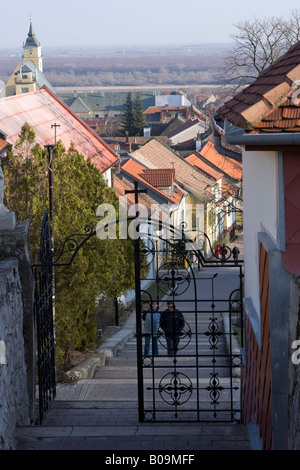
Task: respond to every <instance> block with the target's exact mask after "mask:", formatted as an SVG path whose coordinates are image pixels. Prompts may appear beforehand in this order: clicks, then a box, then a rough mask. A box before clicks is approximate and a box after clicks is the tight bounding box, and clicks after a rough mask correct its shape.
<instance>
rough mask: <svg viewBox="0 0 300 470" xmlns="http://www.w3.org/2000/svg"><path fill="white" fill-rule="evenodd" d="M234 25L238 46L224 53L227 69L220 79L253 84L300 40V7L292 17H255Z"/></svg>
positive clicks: (233, 83)
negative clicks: (286, 18) (252, 82)
mask: <svg viewBox="0 0 300 470" xmlns="http://www.w3.org/2000/svg"><path fill="white" fill-rule="evenodd" d="M234 26H235V28H236V32H235V33H234V34H233V35H232V39H233V42H234V47H233V49H231V50H228V51H226V52H225V54H224V70H223V71H222V73H221V74H220V77H219V81H220V83H221V84H222V85H233V86H234V88H239V87H241V86H244V85H247V84H249V83H251V81H253V80H254V79H255V78H256V77H257V76H258V75H259V74H260V73H261V72H262V71H263V70H264V69H265V68H267V67H269V66H270V65H272V64H273V63H274V62H275V61H276V60H277V59H278V58H279V57H280V56H281V55H283V54H284V53H285V52H286V51H287V50H288V48H289V47H290V46H291V45H293V44H294V43H296V42H297V41H299V40H300V10H293V11H292V12H291V15H290V17H289V19H288V20H285V19H283V18H282V17H272V18H256V17H254V19H253V20H251V21H250V20H246V21H242V22H240V23H237V24H235V25H234Z"/></svg>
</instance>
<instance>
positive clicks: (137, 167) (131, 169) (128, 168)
mask: <svg viewBox="0 0 300 470" xmlns="http://www.w3.org/2000/svg"><path fill="white" fill-rule="evenodd" d="M121 168H122V171H124V172H125V173H127V174H129V175H130V176H132V177H133V178H134V179H136V180H138V181H140V182H141V183H142V184H143V185H145V186H147V187H148V188H149V189H152V190H153V191H154V192H156V193H157V194H158V195H160V196H163V197H164V198H165V199H167V200H168V201H169V202H172V203H173V204H179V203H180V201H181V199H182V197H183V192H182V191H180V190H179V189H178V188H174V190H173V191H172V192H171V194H166V193H165V192H164V191H162V190H160V189H158V188H157V187H155V186H153V185H152V184H151V183H149V182H148V181H147V180H146V179H145V178H144V175H145V173H144V170H146V167H145V166H144V165H142V164H140V163H139V162H137V161H136V160H134V159H133V158H129V160H127V161H126V162H125V163H124V164H122V165H121Z"/></svg>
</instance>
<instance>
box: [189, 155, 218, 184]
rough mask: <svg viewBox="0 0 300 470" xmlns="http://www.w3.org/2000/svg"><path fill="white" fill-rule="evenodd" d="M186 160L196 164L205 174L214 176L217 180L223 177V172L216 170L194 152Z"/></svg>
mask: <svg viewBox="0 0 300 470" xmlns="http://www.w3.org/2000/svg"><path fill="white" fill-rule="evenodd" d="M186 161H187V162H189V163H190V164H191V165H193V166H196V167H197V168H199V170H201V171H203V172H204V173H205V174H207V175H208V176H210V177H211V178H213V179H214V180H215V181H218V180H219V179H220V178H222V176H223V173H221V172H219V171H217V170H215V169H214V168H212V167H211V166H210V165H208V164H207V163H205V162H204V161H203V160H201V158H200V157H199V156H197V155H195V154H194V153H193V154H192V155H189V156H188V157H186Z"/></svg>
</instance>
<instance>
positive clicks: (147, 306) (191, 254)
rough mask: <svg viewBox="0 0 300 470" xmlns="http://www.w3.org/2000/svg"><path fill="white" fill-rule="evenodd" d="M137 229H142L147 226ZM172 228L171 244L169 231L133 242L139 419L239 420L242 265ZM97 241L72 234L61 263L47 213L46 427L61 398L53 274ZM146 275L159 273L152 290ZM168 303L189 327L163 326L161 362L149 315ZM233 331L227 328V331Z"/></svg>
mask: <svg viewBox="0 0 300 470" xmlns="http://www.w3.org/2000/svg"><path fill="white" fill-rule="evenodd" d="M128 220H129V219H128ZM128 220H127V221H128ZM131 220H134V218H132V219H131ZM114 223H119V221H115V222H114ZM138 225H139V226H140V227H142V225H143V224H142V223H141V219H140V220H139V222H138ZM144 225H145V226H147V225H151V221H149V220H148V219H146V220H145V221H144ZM168 228H169V229H170V228H171V234H172V236H171V238H164V236H163V232H164V227H163V225H162V226H160V232H161V234H160V235H158V234H157V235H156V234H155V233H152V232H151V233H150V231H149V230H148V229H147V230H146V231H145V232H143V231H142V230H139V237H137V238H136V239H135V241H134V245H135V281H136V282H135V290H136V338H137V365H138V405H139V420H140V422H153V421H155V422H160V421H161V422H164V421H169V422H170V421H179V420H180V421H187V422H191V421H205V422H210V421H213V422H216V421H218V422H232V421H235V420H239V419H240V411H241V410H240V403H241V384H240V368H241V354H240V349H239V348H237V349H234V347H233V342H234V340H233V338H234V337H235V334H234V333H233V331H232V324H233V318H235V321H236V322H237V323H239V324H240V333H241V341H243V330H242V325H243V304H242V300H241V299H242V277H243V262H241V261H238V262H236V261H232V260H231V259H230V258H231V251H230V249H229V248H228V253H227V256H226V257H225V259H219V258H218V257H217V256H216V255H214V253H213V252H212V248H211V246H210V241H209V239H208V237H207V236H206V235H205V234H200V235H199V237H198V239H197V240H195V239H193V242H192V243H191V239H190V238H189V237H188V234H186V233H184V232H183V231H182V232H180V233H179V234H177V231H176V229H175V228H174V227H168ZM149 233H150V235H149ZM95 234H96V231H95V230H93V229H92V227H90V226H87V227H85V230H84V233H78V234H73V235H71V236H70V237H68V238H67V239H66V240H65V242H64V244H63V247H62V249H61V252H60V254H59V256H58V258H57V259H56V260H54V259H53V252H52V250H51V247H50V240H49V225H48V213H47V212H46V213H45V215H44V219H43V223H42V231H41V242H40V260H39V263H37V264H35V265H34V266H33V270H34V276H35V299H34V311H35V319H36V325H37V356H38V377H39V410H40V421H42V419H43V417H44V414H45V413H46V412H47V411H48V409H49V405H50V403H51V402H52V401H53V399H54V398H55V396H56V374H55V331H54V318H53V313H54V299H53V269H54V267H55V266H70V265H71V264H72V262H73V259H74V257H75V256H76V254H77V252H78V251H79V250H80V248H81V247H82V246H83V245H84V244H85V243H86V242H87V241H88V240H89V239H90V238H91V237H93V236H95ZM179 235H180V236H179ZM65 252H67V253H71V257H68V259H67V261H63V255H64V253H65ZM205 253H207V255H206V256H205ZM146 268H150V269H151V270H152V276H150V277H149V275H147V283H148V284H149V281H151V280H152V282H151V286H150V287H148V288H144V281H145V279H143V273H144V270H145V271H146ZM229 272H234V273H235V277H234V280H233V285H232V286H230V285H227V284H228V279H229V278H232V276H228V274H229ZM226 286H227V287H226ZM167 299H169V301H171V302H172V303H174V304H175V306H176V308H177V310H179V311H181V312H182V314H183V316H184V324H183V325H182V326H181V327H180V331H178V330H176V328H175V329H172V328H173V327H171V330H172V331H171V333H170V328H169V331H167V330H168V329H166V328H163V323H162V324H161V329H160V331H159V334H158V336H157V340H158V349H159V355H158V356H155V355H154V354H153V348H151V353H150V354H149V355H148V354H147V355H145V354H144V352H145V351H144V342H145V336H144V334H143V316H144V315H145V314H146V313H147V312H148V311H149V310H150V312H151V308H152V304H153V301H155V300H158V301H159V303H160V311H161V312H162V311H163V310H166V301H167ZM175 317H176V316H175ZM173 323H174V322H173ZM173 323H172V321H171V324H173ZM175 323H176V321H175ZM227 324H228V328H224V325H227ZM172 340H175V343H176V344H175V349H174V350H173V352H171V351H170V350H168V344H169V343H170V341H172ZM155 341H156V336H154V335H151V337H150V343H151V344H152V347H153V345H154V342H155ZM241 346H242V344H241Z"/></svg>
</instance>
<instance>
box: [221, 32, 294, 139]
mask: <svg viewBox="0 0 300 470" xmlns="http://www.w3.org/2000/svg"><path fill="white" fill-rule="evenodd" d="M299 80H300V41H299V42H297V43H296V44H294V45H293V46H292V47H291V48H290V49H289V50H288V51H287V53H286V54H284V55H283V56H282V57H280V58H279V59H278V60H277V61H276V62H274V64H273V65H271V66H270V67H268V68H267V69H265V70H264V71H263V72H262V73H261V74H260V75H259V76H258V78H257V79H256V80H255V81H254V82H253V83H251V84H250V85H249V86H248V87H246V88H245V89H244V90H243V91H241V92H240V93H237V94H236V95H235V96H234V97H233V98H232V99H231V100H229V101H228V102H227V103H225V104H224V105H223V106H222V107H221V108H220V109H219V110H218V112H217V116H220V117H221V118H222V119H227V120H228V121H229V122H230V123H232V124H234V125H236V126H238V127H242V128H245V129H247V130H249V131H255V130H256V132H299V131H300V121H299V113H298V110H299V105H295V104H294V103H292V95H293V94H294V93H295V92H296V93H297V92H298V90H299V83H298V81H299ZM299 97H300V95H299ZM293 106H294V107H295V109H293ZM278 109H279V111H278V114H276V113H274V115H272V112H273V111H274V110H278ZM266 117H268V119H266Z"/></svg>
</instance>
